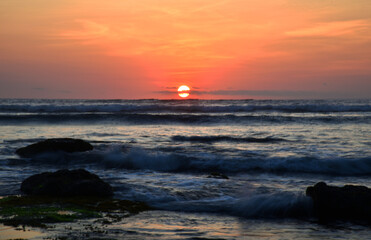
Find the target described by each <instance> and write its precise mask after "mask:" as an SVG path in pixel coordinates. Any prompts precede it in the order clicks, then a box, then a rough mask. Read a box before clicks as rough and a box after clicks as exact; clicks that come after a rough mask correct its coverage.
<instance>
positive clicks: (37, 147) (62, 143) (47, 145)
mask: <svg viewBox="0 0 371 240" xmlns="http://www.w3.org/2000/svg"><path fill="white" fill-rule="evenodd" d="M90 150H93V146H92V145H91V144H90V143H88V142H86V141H84V140H81V139H73V138H52V139H47V140H44V141H41V142H37V143H34V144H31V145H29V146H27V147H23V148H19V149H17V151H16V153H17V154H18V155H19V156H21V157H33V156H35V155H37V154H40V153H44V152H55V151H64V152H69V153H72V152H85V151H90Z"/></svg>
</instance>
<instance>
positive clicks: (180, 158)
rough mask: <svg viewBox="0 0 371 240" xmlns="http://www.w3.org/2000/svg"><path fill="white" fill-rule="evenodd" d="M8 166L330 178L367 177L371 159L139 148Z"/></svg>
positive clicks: (60, 156) (36, 159)
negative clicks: (228, 154) (189, 153)
mask: <svg viewBox="0 0 371 240" xmlns="http://www.w3.org/2000/svg"><path fill="white" fill-rule="evenodd" d="M9 163H10V164H37V165H39V164H48V165H69V166H71V165H73V166H74V167H75V166H80V165H89V166H96V167H99V168H111V169H120V168H122V169H138V170H141V169H148V170H154V171H163V172H205V173H210V172H213V171H216V172H223V173H227V174H236V173H245V172H247V173H248V172H250V173H251V172H267V173H309V174H324V175H334V176H362V175H370V174H371V157H365V158H357V159H354V158H353V159H348V158H332V159H324V158H314V157H302V158H300V157H282V158H278V157H277V158H262V157H251V156H250V157H246V158H237V157H230V158H227V157H223V156H218V155H215V156H209V155H208V156H206V157H205V155H202V154H200V155H199V156H186V155H184V154H177V153H173V154H171V153H162V152H148V151H146V150H144V149H141V148H131V149H129V150H127V151H122V148H114V149H111V150H107V151H96V150H94V151H92V152H87V153H72V154H71V153H62V152H55V153H44V154H41V155H39V156H36V157H34V158H31V159H19V160H17V161H16V160H14V159H13V160H12V161H11V162H9Z"/></svg>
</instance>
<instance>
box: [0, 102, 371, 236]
mask: <svg viewBox="0 0 371 240" xmlns="http://www.w3.org/2000/svg"><path fill="white" fill-rule="evenodd" d="M61 137H70V138H80V139H84V140H87V141H88V142H90V143H91V144H92V145H93V146H94V150H93V151H90V152H84V153H72V154H71V153H61V152H59V153H48V154H44V155H40V156H38V157H35V158H20V157H18V156H17V155H16V154H15V150H16V149H17V148H20V147H24V146H26V145H29V144H32V143H35V142H37V141H40V140H44V139H47V138H61ZM370 147H371V100H156V99H149V100H35V99H33V100H30V99H1V100H0V195H1V196H5V195H13V194H20V190H19V188H20V183H21V182H22V180H24V179H25V178H27V177H28V176H30V175H32V174H36V173H40V172H44V171H55V170H58V169H62V168H68V169H77V168H85V169H87V170H89V171H91V172H93V173H95V174H97V175H99V176H100V177H101V178H103V179H104V180H105V181H107V182H109V183H110V184H111V185H112V186H113V187H114V190H115V197H116V198H121V199H129V200H134V201H144V202H146V203H148V204H149V205H151V206H153V207H155V208H156V209H158V210H156V211H150V212H144V213H140V214H138V215H135V216H132V217H129V218H127V219H124V220H123V222H121V223H120V224H118V225H115V226H110V228H114V229H115V231H116V232H117V235H112V236H111V237H113V238H122V239H370V236H371V231H370V230H371V229H370V227H368V226H360V225H356V224H352V223H336V224H333V225H326V226H325V225H321V224H319V223H317V221H316V219H315V217H314V216H313V211H312V202H311V199H310V198H309V197H307V196H305V189H306V187H308V186H310V185H313V184H315V183H317V182H319V181H325V182H326V183H328V184H331V185H336V186H343V185H344V184H360V185H364V186H368V187H371V148H370ZM213 172H217V173H220V174H224V175H226V176H228V177H229V179H217V178H212V177H211V178H210V177H209V176H210V174H211V173H213ZM0 235H1V231H0Z"/></svg>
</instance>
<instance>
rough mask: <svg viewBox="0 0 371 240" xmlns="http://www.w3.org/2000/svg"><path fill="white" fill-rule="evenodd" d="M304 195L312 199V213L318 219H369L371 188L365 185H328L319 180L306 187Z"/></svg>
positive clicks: (370, 217)
mask: <svg viewBox="0 0 371 240" xmlns="http://www.w3.org/2000/svg"><path fill="white" fill-rule="evenodd" d="M306 195H307V196H310V197H311V198H312V199H313V207H314V213H315V215H316V216H317V217H318V218H319V220H320V221H328V220H355V221H368V222H370V221H371V189H369V188H367V187H365V186H355V185H345V186H344V187H334V186H328V185H327V184H326V183H324V182H319V183H317V184H316V185H314V186H313V187H308V188H307V191H306Z"/></svg>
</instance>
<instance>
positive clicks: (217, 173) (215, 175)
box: [207, 172, 229, 179]
mask: <svg viewBox="0 0 371 240" xmlns="http://www.w3.org/2000/svg"><path fill="white" fill-rule="evenodd" d="M207 178H217V179H229V177H228V176H227V175H224V174H223V173H219V172H212V173H210V175H209V176H207Z"/></svg>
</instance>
